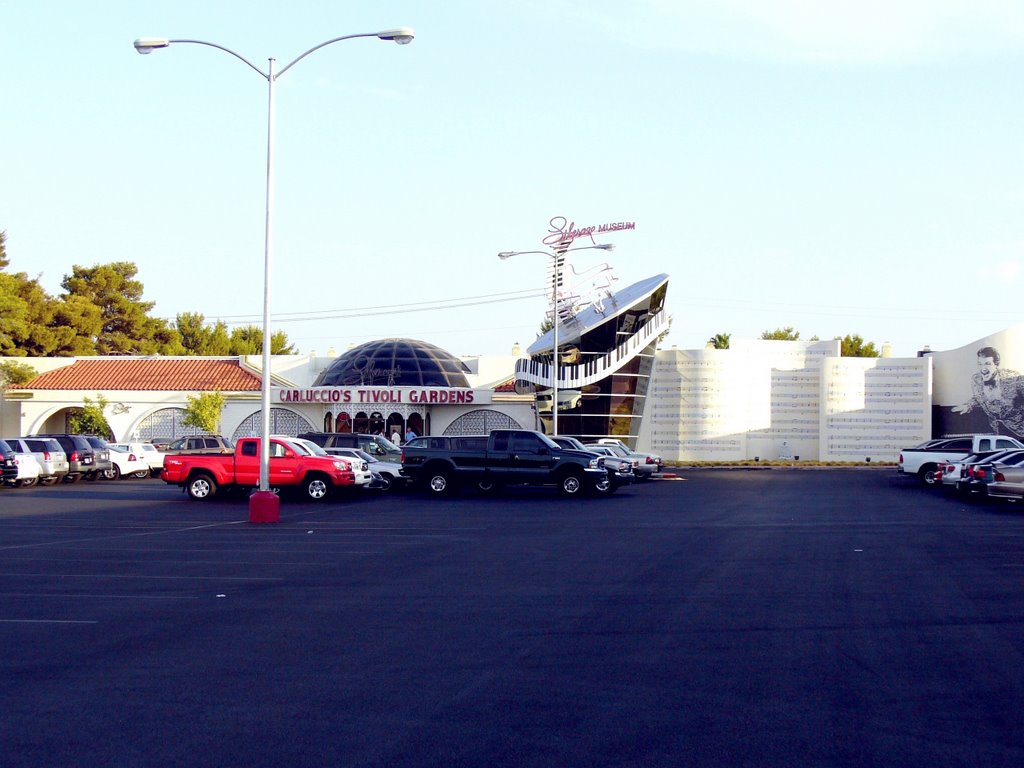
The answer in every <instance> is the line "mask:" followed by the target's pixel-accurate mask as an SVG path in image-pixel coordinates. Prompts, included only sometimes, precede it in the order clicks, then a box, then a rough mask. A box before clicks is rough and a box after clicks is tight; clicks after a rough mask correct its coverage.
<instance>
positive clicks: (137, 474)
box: [131, 469, 149, 480]
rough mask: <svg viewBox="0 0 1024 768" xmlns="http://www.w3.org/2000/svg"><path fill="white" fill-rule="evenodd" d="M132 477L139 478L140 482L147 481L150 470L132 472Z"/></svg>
mask: <svg viewBox="0 0 1024 768" xmlns="http://www.w3.org/2000/svg"><path fill="white" fill-rule="evenodd" d="M131 476H132V477H137V478H139V480H145V479H146V478H147V477H149V470H148V469H140V470H139V471H138V472H132V474H131Z"/></svg>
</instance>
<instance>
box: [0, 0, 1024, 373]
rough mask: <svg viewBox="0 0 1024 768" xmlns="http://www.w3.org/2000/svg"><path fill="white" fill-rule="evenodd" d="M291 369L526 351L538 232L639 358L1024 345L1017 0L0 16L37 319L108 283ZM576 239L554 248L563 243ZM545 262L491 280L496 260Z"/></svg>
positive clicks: (377, 4)
mask: <svg viewBox="0 0 1024 768" xmlns="http://www.w3.org/2000/svg"><path fill="white" fill-rule="evenodd" d="M403 26H408V27H412V28H413V29H414V30H415V32H416V39H415V40H414V42H412V43H411V44H409V45H405V46H397V45H394V44H393V43H389V42H383V41H380V40H378V39H377V38H375V37H370V38H360V39H352V40H345V41H342V42H338V43H334V44H332V45H329V46H327V47H325V48H322V49H320V50H318V51H316V52H314V53H313V54H311V55H310V56H309V57H307V58H305V59H303V60H302V61H300V62H298V63H297V64H296V65H295V67H294V68H292V69H289V70H288V71H287V72H284V73H283V74H282V75H281V77H280V78H279V79H278V80H276V82H275V89H274V90H275V108H274V114H275V139H274V190H275V194H274V206H273V211H274V214H273V231H272V238H271V243H272V258H271V263H272V279H271V286H272V287H271V296H270V300H271V308H272V315H273V320H272V328H273V330H284V331H285V332H286V333H287V334H288V337H289V339H290V340H291V341H292V342H293V343H294V344H295V346H296V347H297V349H298V350H299V351H300V352H302V353H314V352H315V353H317V354H320V355H325V354H328V353H329V352H330V351H331V350H334V351H336V352H337V353H339V354H340V353H341V352H343V351H344V350H345V349H347V348H348V347H350V346H352V345H356V344H361V343H363V342H366V341H371V340H375V339H381V338H387V337H406V338H415V339H421V340H423V341H427V342H430V343H432V344H436V345H438V346H440V347H442V348H444V349H446V350H448V351H449V352H452V353H454V354H457V355H475V354H496V355H500V354H509V353H510V352H511V349H512V347H513V345H514V344H516V343H520V344H521V345H522V347H523V348H526V347H527V346H528V345H529V344H530V343H531V342H532V341H534V339H535V338H536V337H537V335H538V331H539V326H540V323H541V320H542V318H543V314H544V312H545V309H546V301H545V299H544V298H543V297H542V289H543V286H544V284H545V279H546V277H545V272H546V270H547V268H548V267H549V266H550V263H551V260H550V258H548V257H546V256H545V254H544V252H543V251H544V248H545V245H544V242H543V241H544V238H545V237H546V236H547V234H548V232H549V221H550V220H551V219H552V218H553V217H564V218H565V220H566V221H569V222H573V223H575V224H576V226H577V227H579V228H581V227H587V226H596V225H600V224H605V223H612V222H629V223H632V224H634V225H635V228H633V229H628V230H622V231H616V232H610V233H607V234H605V235H595V240H594V242H597V243H602V244H604V243H610V244H612V245H614V246H615V250H614V251H612V252H610V253H605V252H601V251H596V250H591V251H584V252H578V253H576V254H574V255H573V258H574V264H575V265H576V267H577V269H579V270H581V271H585V270H587V269H594V268H600V265H602V264H605V263H607V264H609V265H611V266H612V268H613V270H614V271H613V273H612V274H613V275H614V277H615V280H616V282H615V284H614V285H615V287H616V288H622V287H626V286H629V285H631V284H633V283H636V282H638V281H641V280H644V279H646V278H648V277H651V276H654V275H657V274H660V273H666V274H668V275H669V276H670V281H669V287H668V296H667V308H668V311H669V313H670V314H671V316H672V330H671V332H670V334H669V335H668V337H666V338H665V339H664V340H663V342H662V346H663V347H666V348H667V347H671V346H677V347H679V348H680V349H693V348H700V347H703V346H704V344H705V343H706V342H707V340H708V339H709V338H710V337H711V336H714V335H715V334H719V333H728V334H730V335H731V336H732V338H734V339H738V338H757V337H759V336H760V335H761V333H762V332H764V331H768V330H774V329H776V328H781V327H792V328H793V329H795V330H796V331H798V332H799V333H800V337H801V338H804V339H806V338H811V337H815V336H816V337H819V338H822V339H827V338H833V337H837V336H844V335H846V334H858V335H860V336H862V337H863V338H864V340H866V341H871V342H874V343H875V345H876V346H878V347H880V346H881V345H882V344H883V343H885V342H888V343H890V344H891V345H892V351H893V354H894V355H896V356H913V355H915V354H916V352H917V350H919V349H921V348H923V347H924V346H925V345H928V346H930V347H931V348H932V349H935V350H943V349H953V348H957V347H960V346H963V345H967V344H970V343H972V342H973V341H975V340H976V339H979V338H981V337H983V336H986V335H988V334H990V333H993V332H996V331H999V330H1001V329H1003V328H1006V327H1008V326H1011V325H1014V324H1017V323H1019V322H1021V321H1022V314H1024V313H1022V310H1021V308H1020V306H1019V304H1020V302H1019V296H1020V294H1021V288H1022V283H1024V275H1022V273H1021V265H1022V260H1024V215H1022V212H1024V211H1022V209H1024V141H1022V137H1024V106H1022V103H1024V102H1022V99H1021V96H1022V86H1021V83H1022V82H1024V4H1022V3H1020V2H1019V0H1013V1H1011V0H1006V1H1005V2H1003V1H1002V0H855V1H849V2H848V1H847V0H833V1H831V2H828V1H826V0H819V1H818V2H812V1H811V0H632V1H631V2H622V0H616V1H612V0H509V1H508V2H485V1H482V0H476V1H475V2H468V1H467V0H445V1H444V2H441V1H440V0H436V1H435V2H423V1H422V0H421V2H398V1H395V2H391V1H389V0H374V2H348V1H345V0H331V1H327V0H324V1H321V0H291V2H289V3H276V4H269V3H252V2H236V1H235V0H227V1H224V2H217V1H216V0H201V1H200V0H173V1H164V0H150V1H147V0H96V2H92V3H82V2H77V1H72V0H62V1H60V2H54V1H48V0H0V60H2V64H0V82H2V91H0V92H2V98H3V119H2V120H0V169H2V171H0V230H4V231H6V233H7V255H8V257H9V259H10V261H11V264H10V266H9V267H8V270H9V271H13V272H27V273H28V274H29V275H30V276H33V277H34V276H39V277H40V279H41V282H42V285H43V287H44V288H45V289H46V290H47V291H49V292H50V293H52V294H54V295H59V294H60V292H61V287H60V284H61V280H62V279H63V278H64V276H65V275H67V274H70V273H71V271H72V269H73V267H74V266H75V265H81V266H93V265H96V264H104V263H110V262H114V261H130V262H133V263H135V264H136V265H137V267H138V279H140V280H141V281H142V283H143V285H144V286H145V293H144V299H146V300H148V301H152V302H155V307H154V309H153V310H152V313H153V314H154V315H156V316H159V317H165V318H168V319H169V320H172V321H173V319H174V317H175V316H176V315H177V314H178V313H181V312H199V313H201V314H203V315H204V317H205V318H206V320H207V321H208V322H213V321H216V320H224V321H225V322H227V323H228V324H229V325H230V326H232V327H233V326H236V325H245V324H260V323H261V322H262V313H263V302H264V274H263V267H264V235H265V226H264V225H265V189H266V174H267V115H268V103H267V96H268V90H269V89H268V84H267V81H266V79H265V78H263V77H261V76H260V75H259V74H258V73H257V72H256V71H254V70H253V69H251V68H249V67H248V66H246V65H245V63H244V62H243V61H241V60H239V59H237V58H235V57H233V56H230V55H228V54H227V53H226V52H224V51H221V50H218V49H216V48H212V47H209V46H204V45H189V44H172V45H171V46H170V47H169V48H167V49H164V50H159V51H155V52H153V53H152V54H150V55H148V56H140V55H139V54H137V53H136V51H135V50H134V48H133V46H132V42H133V41H134V40H135V39H136V38H138V37H143V36H154V37H167V38H172V39H188V40H201V41H205V42H211V43H215V44H217V45H219V46H223V47H225V48H228V49H230V50H231V51H234V52H235V53H236V54H238V55H239V56H241V57H242V58H244V59H247V60H248V61H249V62H251V63H252V64H253V65H255V66H256V67H257V68H258V69H261V70H263V71H264V72H265V71H266V69H267V65H268V59H269V58H271V57H273V58H274V59H275V67H276V70H277V71H278V72H280V70H281V69H282V68H283V67H284V66H285V64H286V63H288V62H290V61H292V60H293V59H295V58H296V57H298V56H299V55H301V54H302V53H303V52H305V51H307V50H309V49H310V48H312V47H314V46H316V45H319V44H320V43H322V42H325V41H327V40H330V39H333V38H336V37H341V36H343V35H351V34H359V33H373V32H377V31H381V30H386V29H393V28H396V27H403ZM581 242H584V243H585V244H588V245H589V244H591V242H590V241H577V244H580V243H581ZM508 250H517V251H531V250H533V251H541V253H535V254H528V253H524V254H522V255H520V256H517V257H515V258H511V259H508V260H499V259H498V258H497V254H498V252H500V251H508Z"/></svg>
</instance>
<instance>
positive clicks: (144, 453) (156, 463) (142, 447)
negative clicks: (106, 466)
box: [110, 443, 164, 477]
mask: <svg viewBox="0 0 1024 768" xmlns="http://www.w3.org/2000/svg"><path fill="white" fill-rule="evenodd" d="M110 447H111V448H114V449H116V450H118V451H127V452H128V453H134V454H135V455H136V456H137V457H138V458H140V459H142V460H143V461H144V462H146V466H148V467H149V474H150V475H151V476H152V477H156V476H157V475H159V474H160V473H161V472H162V471H163V469H164V455H163V454H162V453H160V451H159V450H158V449H157V447H156V446H155V445H153V444H152V443H111V444H110Z"/></svg>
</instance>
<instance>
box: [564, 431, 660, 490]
mask: <svg viewBox="0 0 1024 768" xmlns="http://www.w3.org/2000/svg"><path fill="white" fill-rule="evenodd" d="M550 437H551V439H552V440H554V441H555V442H556V443H558V445H560V446H562V447H563V448H572V449H574V450H577V451H589V452H590V453H596V454H597V455H598V456H599V457H600V458H599V459H598V463H599V465H600V466H602V467H604V468H605V469H606V470H608V476H609V477H610V478H611V480H612V481H613V482H615V483H618V484H619V485H628V484H629V483H632V482H635V481H636V473H635V472H634V471H633V469H634V467H635V466H636V465H637V464H639V463H640V462H639V460H638V459H636V458H627V457H625V456H616V455H614V453H613V452H612V451H611V450H608V451H604V450H599V451H594V450H592V449H590V448H587V446H585V445H584V444H583V443H581V442H580V441H579V440H577V439H576V438H575V437H566V436H564V435H550Z"/></svg>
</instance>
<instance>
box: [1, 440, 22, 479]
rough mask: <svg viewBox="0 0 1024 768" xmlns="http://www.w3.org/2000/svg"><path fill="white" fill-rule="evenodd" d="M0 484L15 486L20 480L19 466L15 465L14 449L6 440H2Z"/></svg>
mask: <svg viewBox="0 0 1024 768" xmlns="http://www.w3.org/2000/svg"><path fill="white" fill-rule="evenodd" d="M0 470H2V472H0V482H2V483H3V484H4V485H13V484H14V481H15V480H17V478H18V465H17V464H15V463H14V449H13V448H12V447H11V446H10V445H8V444H7V442H6V441H5V440H0Z"/></svg>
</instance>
